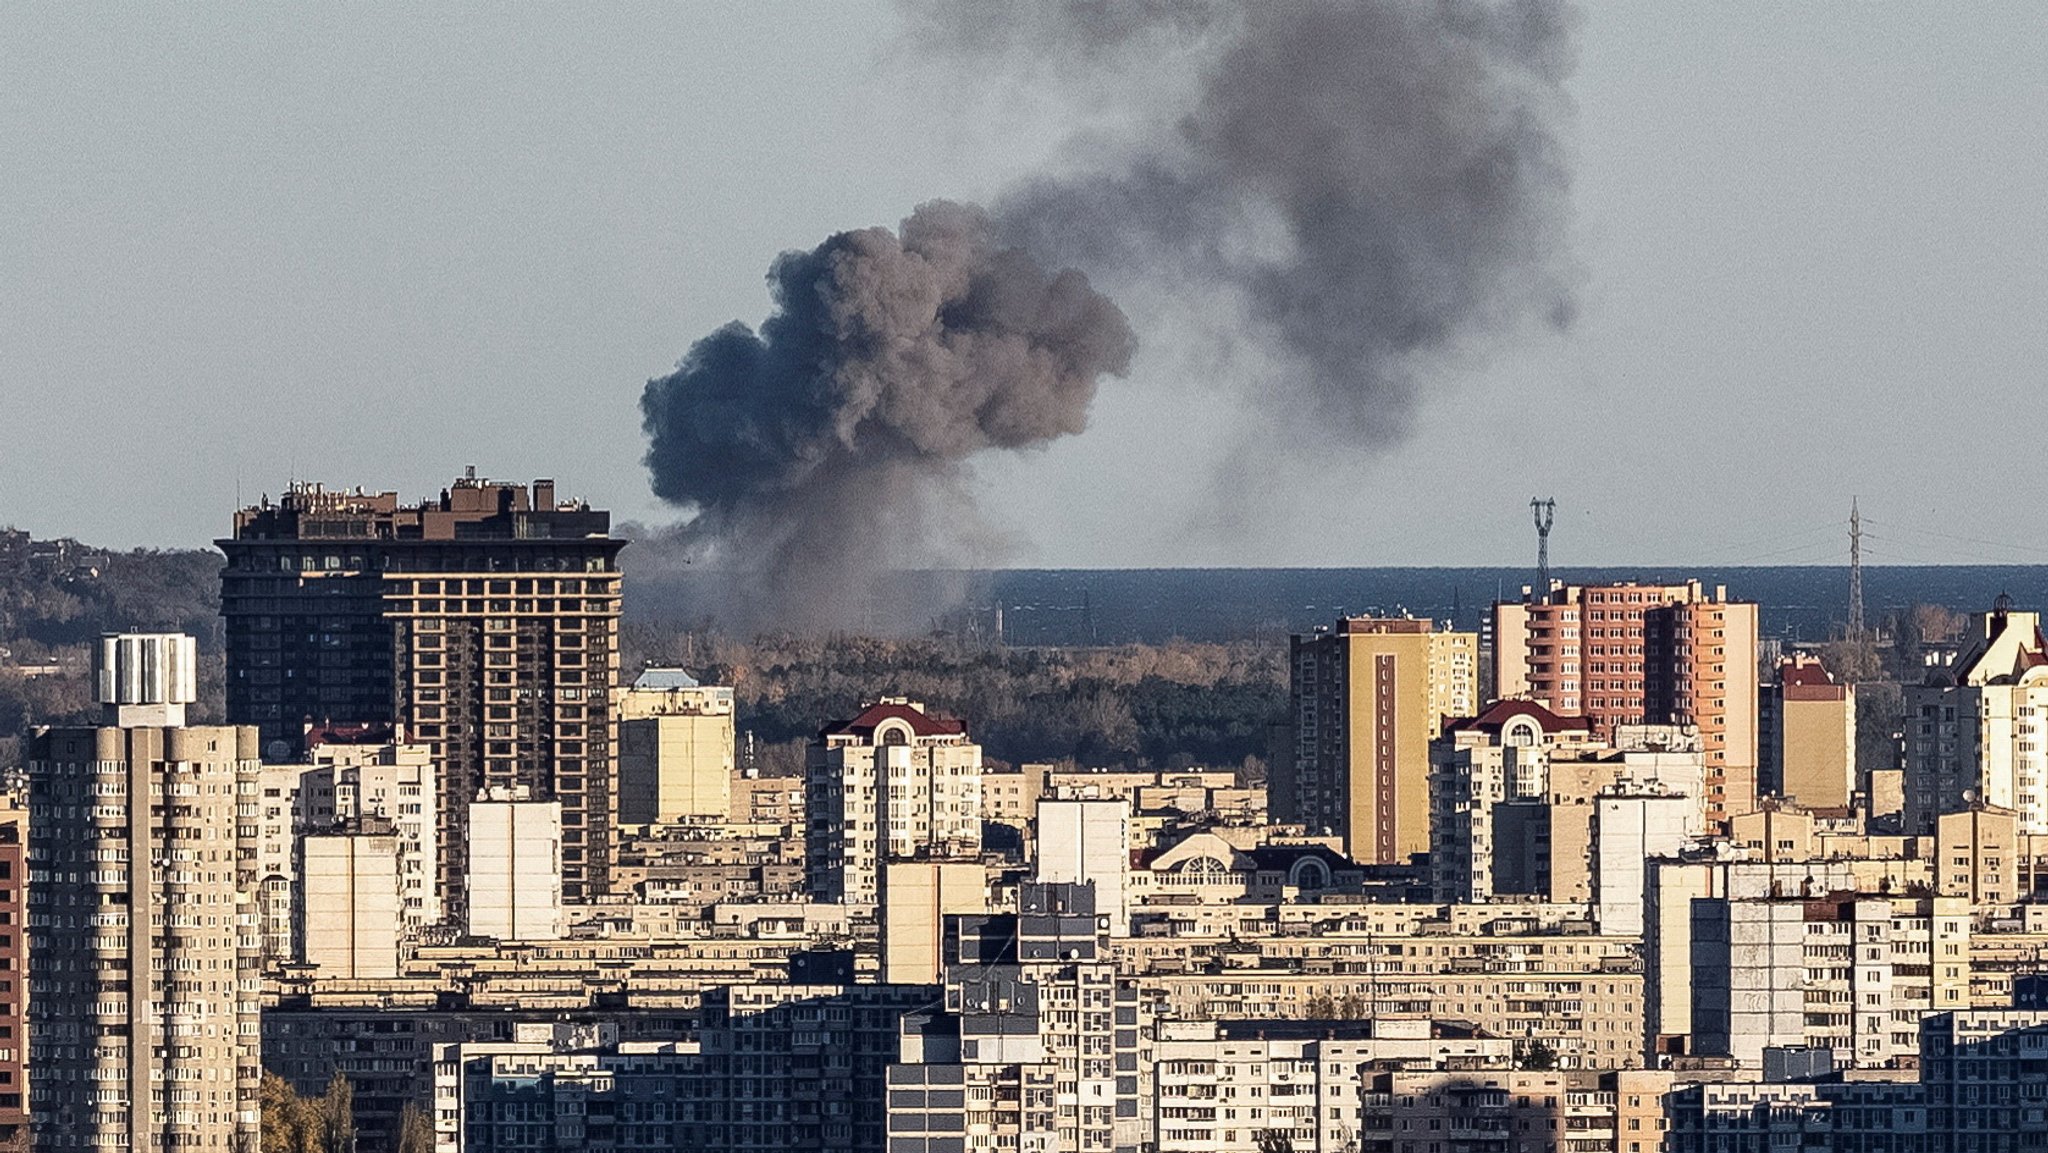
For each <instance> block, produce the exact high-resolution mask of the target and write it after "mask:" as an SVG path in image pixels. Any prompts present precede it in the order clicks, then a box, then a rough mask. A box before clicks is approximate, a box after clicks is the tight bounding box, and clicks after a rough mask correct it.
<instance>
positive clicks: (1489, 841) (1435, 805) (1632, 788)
mask: <svg viewBox="0 0 2048 1153" xmlns="http://www.w3.org/2000/svg"><path fill="white" fill-rule="evenodd" d="M1430 758H1431V774H1430V797H1431V811H1432V827H1431V840H1432V842H1433V847H1432V849H1431V853H1430V866H1431V874H1432V889H1433V891H1434V893H1435V895H1436V898H1437V899H1438V900H1444V901H1486V900H1491V899H1494V898H1496V897H1499V898H1507V897H1516V898H1535V899H1538V900H1545V901H1556V902H1594V901H1596V900H1600V899H1602V898H1603V897H1604V899H1605V900H1606V901H1607V903H1608V904H1607V908H1608V914H1609V916H1619V917H1623V918H1624V921H1623V922H1622V926H1623V927H1621V928H1618V929H1616V930H1615V931H1617V932H1627V933H1634V932H1639V931H1640V925H1639V924H1638V923H1636V922H1635V921H1634V920H1632V919H1628V918H1629V917H1630V913H1629V911H1628V910H1629V908H1630V907H1632V906H1633V905H1634V904H1635V903H1636V902H1638V901H1639V900H1640V893H1641V888H1640V884H1639V875H1640V869H1641V864H1642V862H1643V861H1644V860H1645V859H1647V858H1648V857H1650V856H1652V855H1654V854H1655V853H1659V852H1664V851H1667V850H1671V849H1675V848H1676V847H1677V846H1678V845H1679V844H1682V843H1683V842H1685V841H1687V840H1690V839H1692V838H1695V837H1700V836H1703V835H1704V834H1705V833H1706V831H1707V828H1706V821H1707V817H1706V802H1705V793H1706V787H1707V786H1706V778H1707V772H1706V766H1705V762H1704V754H1703V752H1702V750H1701V748H1700V743H1699V739H1698V737H1697V735H1696V734H1695V733H1694V732H1693V731H1692V730H1691V729H1690V728H1680V727H1677V726H1646V725H1617V726H1615V728H1614V732H1613V735H1612V737H1611V739H1602V738H1597V737H1594V736H1593V735H1592V734H1591V732H1590V725H1589V724H1588V722H1586V721H1584V720H1582V719H1576V718H1574V719H1566V718H1562V717H1558V716H1557V715H1556V714H1554V713H1551V712H1550V711H1549V710H1548V709H1545V708H1543V707H1542V706H1541V705H1537V704H1535V703H1533V702H1530V701H1522V700H1506V701H1499V702H1496V703H1495V704H1493V705H1492V706H1490V707H1489V708H1488V710H1487V712H1486V713H1485V714H1483V715H1482V716H1480V717H1476V718H1471V719H1470V720H1465V721H1459V722H1454V723H1453V726H1452V728H1451V729H1449V730H1447V731H1446V732H1445V734H1444V735H1443V737H1441V738H1439V739H1438V740H1436V741H1434V742H1432V743H1431V745H1430ZM1630 816H1634V817H1635V818H1637V819H1636V821H1635V822H1634V824H1633V825H1631V824H1630V823H1629V821H1628V820H1627V818H1628V817H1630ZM1603 831H1604V833H1605V836H1604V838H1603V836H1602V833H1603ZM1603 877H1604V878H1605V882H1604V884H1603V883H1602V878H1603Z"/></svg>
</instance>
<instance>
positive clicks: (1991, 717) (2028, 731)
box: [1905, 597, 2048, 835]
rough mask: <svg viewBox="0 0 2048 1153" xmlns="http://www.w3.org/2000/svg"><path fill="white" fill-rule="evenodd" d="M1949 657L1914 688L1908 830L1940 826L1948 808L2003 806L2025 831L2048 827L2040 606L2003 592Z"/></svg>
mask: <svg viewBox="0 0 2048 1153" xmlns="http://www.w3.org/2000/svg"><path fill="white" fill-rule="evenodd" d="M1966 637H1967V644H1966V647H1964V648H1963V650H1962V652H1961V655H1960V656H1958V657H1957V659H1956V660H1955V662H1954V663H1953V664H1950V665H1936V666H1933V667H1931V668H1930V669H1929V672H1928V678H1927V682H1926V683H1925V684H1922V685H1913V686H1909V687H1908V688H1907V689H1906V718H1905V719H1906V775H1905V791H1906V796H1905V819H1906V831H1907V832H1909V833H1919V834H1923V835H1924V834H1927V833H1932V832H1934V827H1935V818H1937V817H1938V816H1940V815H1941V814H1942V813H1954V812H1961V811H1965V810H1968V809H1969V808H1971V807H1972V806H1973V805H1976V804H1985V805H1994V806H1997V807H1998V808H2002V809H2010V810H2012V811H2013V812H2015V813H2017V814H2018V815H2019V821H2020V831H2021V832H2023V833H2028V834H2042V833H2048V640H2044V639H2043V637H2042V635H2041V624H2040V614H2038V613H2031V612H2018V611H2015V610H2014V609H2013V608H2012V607H2011V604H2010V602H2008V601H2007V600H2006V599H2005V598H2003V597H2001V598H2000V599H1999V602H1998V606H1997V607H1996V608H1994V609H1993V610H1992V611H1990V612H1988V613H1978V614H1976V615H1974V616H1972V617H1971V618H1970V628H1969V631H1968V633H1967V634H1966Z"/></svg>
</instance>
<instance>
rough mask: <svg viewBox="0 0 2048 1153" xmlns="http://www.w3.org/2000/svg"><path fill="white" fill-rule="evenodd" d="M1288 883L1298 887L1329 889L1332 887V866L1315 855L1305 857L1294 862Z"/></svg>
mask: <svg viewBox="0 0 2048 1153" xmlns="http://www.w3.org/2000/svg"><path fill="white" fill-rule="evenodd" d="M1287 883H1288V884H1290V885H1293V886H1294V887H1295V888H1297V889H1327V888H1329V887H1330V866H1328V865H1325V864H1324V863H1322V862H1321V861H1318V860H1316V859H1315V858H1314V857H1303V858H1302V859H1301V860H1299V861H1296V862H1294V868H1293V869H1292V870H1290V871H1289V876H1288V878H1287Z"/></svg>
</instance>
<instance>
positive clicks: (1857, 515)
mask: <svg viewBox="0 0 2048 1153" xmlns="http://www.w3.org/2000/svg"><path fill="white" fill-rule="evenodd" d="M1849 639H1850V640H1852V641H1860V640H1862V639H1863V513H1862V512H1861V510H1859V509H1858V508H1857V507H1856V498H1855V497H1853V496H1852V497H1850V498H1849Z"/></svg>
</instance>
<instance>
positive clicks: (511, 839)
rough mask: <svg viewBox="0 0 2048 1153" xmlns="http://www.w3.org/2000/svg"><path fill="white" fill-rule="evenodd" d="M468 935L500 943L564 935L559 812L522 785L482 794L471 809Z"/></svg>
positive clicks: (558, 806) (558, 804) (553, 803)
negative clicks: (538, 799)
mask: <svg viewBox="0 0 2048 1153" xmlns="http://www.w3.org/2000/svg"><path fill="white" fill-rule="evenodd" d="M468 850H469V867H468V870H467V871H466V872H465V874H464V876H465V878H466V883H467V885H468V893H467V898H468V900H467V905H466V907H467V909H468V912H469V920H468V930H469V935H470V936H472V937H489V938H492V939H494V940H499V941H552V940H558V939H560V937H561V936H562V934H563V930H564V924H565V917H564V914H563V909H562V804H561V802H560V801H536V800H532V799H530V797H529V795H528V793H527V789H526V787H525V786H524V785H514V786H510V787H501V788H492V789H486V790H485V791H484V792H483V793H481V794H479V795H478V797H477V799H476V800H475V801H473V802H471V803H470V806H469V845H468Z"/></svg>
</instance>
